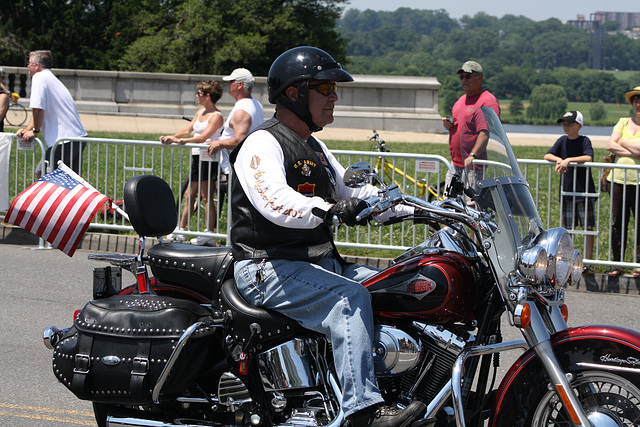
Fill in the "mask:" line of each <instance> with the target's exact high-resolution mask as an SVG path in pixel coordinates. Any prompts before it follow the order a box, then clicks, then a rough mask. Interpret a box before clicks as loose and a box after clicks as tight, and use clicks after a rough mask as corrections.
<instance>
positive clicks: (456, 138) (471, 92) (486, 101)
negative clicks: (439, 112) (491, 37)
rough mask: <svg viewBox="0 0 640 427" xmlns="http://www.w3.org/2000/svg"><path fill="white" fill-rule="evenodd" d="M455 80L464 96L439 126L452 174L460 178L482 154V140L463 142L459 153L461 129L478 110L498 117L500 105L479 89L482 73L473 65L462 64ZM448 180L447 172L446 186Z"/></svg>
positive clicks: (481, 88)
mask: <svg viewBox="0 0 640 427" xmlns="http://www.w3.org/2000/svg"><path fill="white" fill-rule="evenodd" d="M458 77H459V78H460V83H461V85H462V90H464V92H465V94H464V95H462V96H461V97H460V98H459V99H458V100H457V101H456V103H455V104H454V105H453V108H452V109H451V114H452V117H450V118H443V119H442V124H443V126H444V128H445V129H446V130H447V131H448V132H449V151H450V153H451V161H452V162H453V166H454V169H455V173H456V174H457V175H459V176H462V174H463V172H464V168H465V167H466V168H469V167H470V165H471V162H472V161H473V160H474V159H475V158H476V157H478V156H479V155H482V152H483V151H484V146H483V142H484V139H483V138H476V139H475V140H473V141H462V143H463V144H464V146H465V147H466V148H465V149H461V146H460V144H461V141H460V136H461V134H462V133H461V130H462V128H463V126H464V125H465V123H466V122H467V119H468V118H469V117H470V116H471V115H472V114H473V112H474V111H475V110H477V109H479V108H480V107H490V108H491V109H492V110H493V111H495V112H496V114H497V115H498V117H500V104H499V103H498V100H497V99H496V97H495V96H493V94H492V93H491V92H489V91H488V90H486V89H484V88H483V87H482V79H483V77H484V76H483V70H482V66H481V65H480V64H478V63H477V62H476V61H467V62H465V63H464V64H462V67H460V68H459V69H458ZM463 157H464V158H463ZM450 180H451V176H450V174H449V173H448V172H447V184H448V183H449V181H450Z"/></svg>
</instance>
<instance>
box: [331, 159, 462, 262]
mask: <svg viewBox="0 0 640 427" xmlns="http://www.w3.org/2000/svg"><path fill="white" fill-rule="evenodd" d="M331 152H332V153H333V154H334V155H335V156H336V158H337V159H338V160H339V161H340V163H341V164H342V165H343V166H345V167H347V166H348V165H350V164H353V163H356V162H360V161H366V162H368V163H369V164H371V166H372V167H373V168H374V170H375V171H376V172H377V173H378V176H380V178H382V179H383V180H384V181H385V182H386V183H387V184H392V183H396V184H398V186H399V187H400V188H401V189H402V191H403V193H405V194H410V195H412V196H416V197H421V198H424V199H427V200H431V199H433V198H437V197H441V196H442V193H443V192H444V185H445V177H446V174H447V171H448V170H450V171H451V172H453V167H452V166H451V164H450V162H449V161H448V160H447V159H445V158H444V157H442V156H437V155H428V154H407V153H388V152H385V153H375V152H370V151H345V150H332V151H331ZM429 234H430V233H429V231H428V229H427V227H425V226H424V225H417V226H416V225H414V224H413V223H411V222H401V223H399V224H395V225H390V226H388V227H375V226H372V225H367V226H356V227H339V228H338V229H337V230H336V231H335V234H334V238H335V242H336V246H342V247H357V248H366V249H381V250H396V251H402V250H405V249H407V248H408V247H411V246H415V245H416V244H418V243H421V242H423V241H424V240H425V239H426V238H428V236H429Z"/></svg>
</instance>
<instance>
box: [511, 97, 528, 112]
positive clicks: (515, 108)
mask: <svg viewBox="0 0 640 427" xmlns="http://www.w3.org/2000/svg"><path fill="white" fill-rule="evenodd" d="M523 111H524V104H523V103H522V99H520V97H519V96H514V97H513V98H511V104H509V113H510V114H511V115H512V116H514V117H518V116H520V115H521V114H522V112H523Z"/></svg>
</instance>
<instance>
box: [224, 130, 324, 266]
mask: <svg viewBox="0 0 640 427" xmlns="http://www.w3.org/2000/svg"><path fill="white" fill-rule="evenodd" d="M259 129H263V130H266V131H267V132H269V133H271V134H272V135H273V136H274V137H275V138H276V140H277V141H278V142H279V144H280V147H282V152H283V153H284V166H285V171H286V177H287V184H288V185H289V186H290V187H291V188H293V189H294V190H296V191H297V192H299V193H301V194H304V195H306V196H308V197H311V196H318V197H322V198H323V199H325V200H326V199H329V198H331V196H332V193H333V191H334V188H335V186H334V184H333V183H334V182H335V172H334V171H333V169H332V168H331V166H330V165H329V164H328V161H327V159H326V157H325V155H324V153H323V152H322V150H321V148H320V145H319V144H318V143H317V141H315V139H313V137H311V138H310V140H309V141H305V140H303V139H302V138H300V137H299V136H298V135H297V134H296V133H294V132H293V131H292V130H291V129H289V128H287V127H286V126H284V125H283V124H282V123H280V122H279V121H278V120H277V119H275V118H273V119H271V120H268V121H266V122H264V123H263V124H262V125H261V126H260V127H259V128H258V129H257V130H259ZM243 142H244V141H243ZM243 142H241V143H240V144H239V145H238V146H237V147H236V148H235V149H234V150H233V152H232V153H231V156H230V161H231V165H232V166H233V165H234V163H235V160H236V158H237V153H238V150H240V148H241V147H242V145H243ZM311 145H313V146H314V147H313V148H312V146H311ZM318 151H320V152H318ZM259 158H260V153H259V152H256V153H254V156H253V161H252V166H251V167H252V168H254V169H255V175H254V176H255V177H256V182H255V185H256V188H259V186H260V172H261V170H260V162H259ZM232 174H233V181H232V184H231V217H232V226H231V244H232V246H233V256H234V259H235V260H243V259H263V258H272V259H276V258H279V259H288V260H295V261H310V262H317V261H318V260H320V259H322V258H323V257H325V256H327V255H328V254H329V253H331V252H332V251H334V249H335V246H334V245H333V238H332V233H331V229H330V228H329V227H328V226H327V225H325V224H321V225H319V226H318V227H316V228H313V229H302V228H300V229H294V228H286V227H281V226H279V225H276V224H274V223H273V222H271V221H269V220H268V219H266V218H265V217H263V216H262V215H261V214H260V213H259V212H258V211H257V210H256V209H255V208H254V207H253V205H251V202H250V201H249V199H248V197H247V196H246V194H245V193H244V190H243V189H242V186H241V185H240V183H239V182H238V179H237V177H236V174H235V168H234V167H232ZM265 198H266V200H265V204H267V205H270V207H271V208H272V209H274V210H277V211H278V212H279V213H280V214H281V215H290V216H301V215H312V213H311V212H308V211H298V210H297V209H295V207H290V208H286V209H285V208H284V207H282V206H278V204H277V201H275V202H273V201H270V200H269V195H268V192H267V193H266V194H265ZM303 209H306V208H303Z"/></svg>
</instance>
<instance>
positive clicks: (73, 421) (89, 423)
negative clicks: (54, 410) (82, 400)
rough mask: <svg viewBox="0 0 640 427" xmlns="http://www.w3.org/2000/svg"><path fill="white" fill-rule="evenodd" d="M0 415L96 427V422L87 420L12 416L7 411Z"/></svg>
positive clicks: (30, 415) (24, 415)
mask: <svg viewBox="0 0 640 427" xmlns="http://www.w3.org/2000/svg"><path fill="white" fill-rule="evenodd" d="M0 415H6V416H9V417H17V418H31V419H36V420H45V421H57V422H61V423H68V424H78V425H82V426H95V425H96V422H95V421H93V420H92V421H89V420H78V419H73V418H61V417H50V416H46V415H38V414H14V413H12V412H9V411H0Z"/></svg>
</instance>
